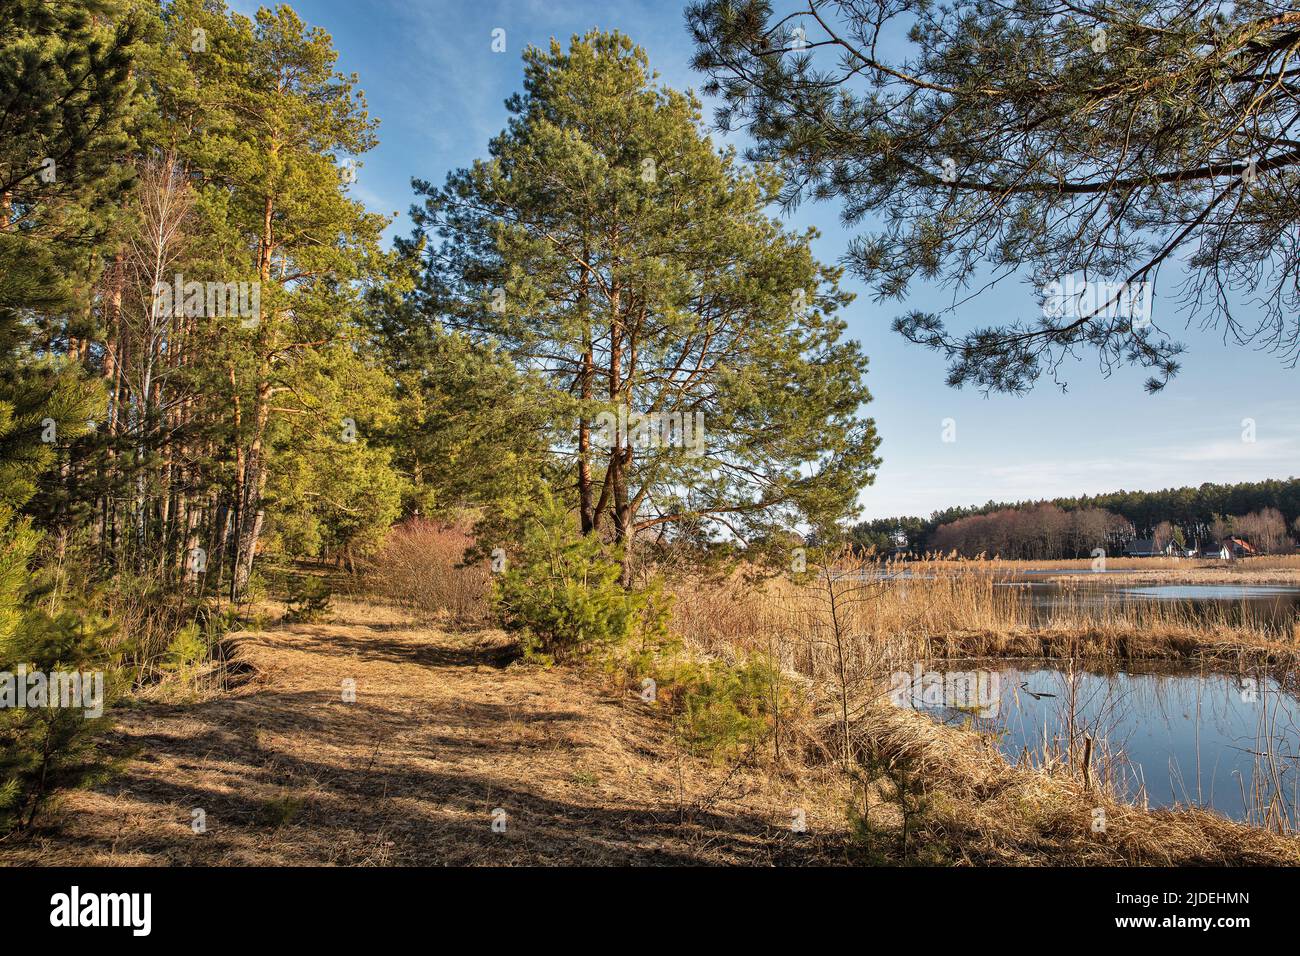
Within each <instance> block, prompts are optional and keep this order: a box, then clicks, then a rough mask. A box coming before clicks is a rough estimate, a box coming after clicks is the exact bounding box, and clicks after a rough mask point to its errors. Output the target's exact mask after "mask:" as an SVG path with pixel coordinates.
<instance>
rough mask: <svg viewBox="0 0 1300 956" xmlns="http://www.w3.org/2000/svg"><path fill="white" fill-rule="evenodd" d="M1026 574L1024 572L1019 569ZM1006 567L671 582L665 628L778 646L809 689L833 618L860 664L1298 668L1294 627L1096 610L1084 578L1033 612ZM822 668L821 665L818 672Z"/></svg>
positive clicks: (894, 567) (906, 567) (709, 646)
mask: <svg viewBox="0 0 1300 956" xmlns="http://www.w3.org/2000/svg"><path fill="white" fill-rule="evenodd" d="M1022 564H1023V563H1022ZM1010 570H1012V563H1010V562H988V563H987V565H977V566H973V567H972V566H970V565H966V564H963V563H957V564H956V565H955V566H954V563H953V562H946V561H918V562H907V563H905V564H880V563H877V562H874V561H869V560H864V559H860V558H853V557H845V558H844V559H842V560H840V561H838V562H836V564H835V565H834V567H832V568H829V569H821V570H820V571H817V572H814V573H813V574H812V575H811V576H809V577H808V578H805V579H803V580H800V581H795V580H792V579H790V578H788V577H778V578H774V579H768V580H765V581H762V582H761V583H755V582H752V581H751V580H750V579H749V578H748V577H747V576H745V575H743V574H740V573H737V574H735V575H733V576H732V577H730V578H727V579H725V580H722V581H720V582H719V581H706V580H703V579H690V578H688V579H682V580H678V581H677V582H676V583H675V584H674V585H673V587H672V591H673V594H674V598H675V600H674V607H673V625H674V628H675V630H676V631H677V633H679V634H681V635H682V636H683V637H684V638H685V639H686V641H687V643H688V645H689V646H691V647H693V649H696V650H699V651H701V652H703V653H706V654H713V655H717V656H724V657H725V656H728V655H729V654H730V653H732V651H733V650H734V649H736V648H740V649H744V650H754V649H764V648H768V647H770V646H773V645H777V646H779V647H780V649H781V654H782V663H783V665H785V666H786V667H788V668H789V669H791V670H794V671H797V672H799V673H802V674H804V675H805V676H808V677H810V678H813V679H818V678H820V677H821V676H822V670H824V666H825V661H824V658H825V657H826V654H827V651H826V648H825V646H824V641H821V640H819V639H818V638H817V636H816V634H815V631H816V622H818V621H821V620H823V619H825V618H826V616H827V615H828V614H830V613H831V612H832V608H831V607H830V604H831V603H832V599H831V598H829V597H828V586H829V588H830V589H831V590H834V592H835V596H834V601H833V603H834V604H835V608H834V609H833V610H834V614H835V615H837V616H838V618H839V623H840V629H841V631H842V637H841V639H842V640H843V641H844V642H846V643H847V644H848V645H849V647H848V652H849V653H850V654H851V655H852V656H853V657H854V658H855V659H858V660H862V661H869V662H881V663H890V662H894V663H898V662H906V661H914V660H919V659H933V658H944V657H1020V658H1079V659H1087V660H1094V661H1106V660H1109V661H1118V660H1142V661H1160V660H1168V661H1182V662H1188V661H1195V662H1214V663H1217V664H1219V665H1222V666H1224V667H1244V666H1260V665H1274V666H1277V665H1283V666H1290V665H1295V664H1297V663H1300V633H1298V632H1297V628H1296V625H1295V624H1294V623H1292V624H1290V625H1287V624H1285V623H1282V622H1270V621H1266V620H1260V619H1257V618H1255V617H1253V616H1252V615H1250V614H1249V613H1248V612H1246V611H1244V610H1243V609H1242V608H1241V607H1240V606H1239V605H1233V604H1225V605H1216V606H1213V607H1209V608H1205V607H1202V608H1193V607H1191V606H1190V605H1188V604H1185V603H1183V602H1176V601H1171V602H1160V601H1110V602H1101V601H1098V600H1097V593H1096V591H1095V590H1093V589H1092V588H1093V582H1092V581H1091V579H1085V580H1083V581H1077V580H1076V581H1070V582H1068V583H1066V584H1064V585H1063V586H1062V588H1063V590H1062V593H1061V594H1059V595H1058V596H1057V599H1056V604H1055V605H1054V606H1052V607H1050V608H1040V609H1035V607H1034V606H1033V602H1032V600H1031V599H1030V596H1029V594H1028V592H1027V591H1026V590H1025V589H1023V588H1019V587H1015V586H1008V582H1007V581H1006V576H1007V572H1009V571H1010ZM819 661H821V663H819Z"/></svg>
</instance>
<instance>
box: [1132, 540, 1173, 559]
mask: <svg viewBox="0 0 1300 956" xmlns="http://www.w3.org/2000/svg"><path fill="white" fill-rule="evenodd" d="M1124 555H1125V557H1129V558H1163V557H1174V558H1181V557H1182V556H1183V550H1182V549H1181V548H1180V547H1178V545H1177V544H1176V543H1174V542H1173V541H1170V542H1169V543H1168V544H1165V545H1161V544H1160V543H1159V542H1157V541H1156V540H1155V539H1154V538H1134V539H1133V540H1132V541H1130V542H1129V543H1128V545H1127V546H1126V547H1125V548H1124Z"/></svg>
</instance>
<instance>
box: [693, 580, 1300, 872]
mask: <svg viewBox="0 0 1300 956" xmlns="http://www.w3.org/2000/svg"><path fill="white" fill-rule="evenodd" d="M874 568H875V566H874V565H871V564H868V563H864V562H861V561H856V560H854V559H851V558H849V559H845V560H843V561H841V562H839V563H838V564H836V565H835V566H834V569H833V570H829V569H821V571H820V572H819V573H814V574H813V575H812V576H811V580H809V581H807V582H805V583H803V584H800V585H796V584H794V583H793V582H791V581H789V580H786V579H778V580H774V581H773V580H769V581H767V582H766V583H764V584H762V585H749V584H746V583H745V578H744V577H742V576H741V575H736V576H733V577H732V578H730V579H728V580H727V581H726V582H725V583H724V584H723V585H722V586H718V585H710V584H708V583H707V582H705V583H703V584H702V582H699V581H697V582H694V586H693V587H692V586H687V585H685V584H679V585H678V586H677V588H676V594H677V598H678V605H677V606H676V607H675V608H674V622H675V624H676V625H677V627H679V628H681V629H688V630H686V631H685V634H686V638H687V645H688V647H690V648H693V649H694V650H695V651H696V652H698V653H702V654H710V655H715V656H721V657H727V656H729V655H730V654H732V653H734V649H735V648H740V649H744V650H754V649H758V650H767V651H769V652H770V653H773V654H774V656H776V657H777V658H778V659H779V660H780V661H781V664H782V667H783V669H784V670H785V671H786V673H787V674H788V675H789V677H790V679H792V680H795V681H798V682H799V683H801V684H802V685H803V686H804V687H806V689H807V694H808V696H809V699H810V701H811V706H810V708H809V709H808V710H809V713H811V714H812V715H814V718H813V719H814V721H815V723H816V725H817V726H816V727H815V728H803V735H804V736H811V737H814V738H816V739H819V740H821V741H823V743H824V747H823V749H822V751H821V753H820V754H815V753H814V754H810V756H813V757H820V759H821V761H822V762H824V763H825V764H828V765H835V764H836V763H842V764H845V765H847V766H849V767H850V768H852V772H853V774H854V775H858V776H860V774H858V773H857V770H856V768H857V766H858V765H860V763H861V758H862V756H863V755H864V754H869V755H871V756H872V757H873V758H874V759H875V760H877V761H883V762H884V763H886V764H889V763H892V762H896V761H898V760H900V759H904V758H906V759H914V760H916V761H917V766H918V768H919V772H920V773H921V775H922V776H923V777H924V784H925V790H926V791H927V797H928V800H929V803H930V805H931V810H930V812H929V813H927V814H926V815H925V817H924V819H923V826H922V831H921V834H920V836H921V849H920V851H919V852H920V857H919V858H920V859H923V860H927V861H930V862H949V863H978V864H993V863H1013V864H1043V863H1049V864H1142V865H1156V864H1160V865H1187V864H1227V863H1232V864H1238V863H1286V864H1293V863H1296V862H1300V843H1298V842H1297V841H1296V840H1295V839H1294V838H1292V837H1284V836H1279V835H1277V834H1273V833H1270V832H1266V831H1265V830H1264V829H1262V828H1259V827H1252V826H1247V825H1245V824H1239V823H1235V822H1233V821H1230V820H1227V819H1226V818H1223V817H1221V816H1218V815H1216V814H1213V813H1210V812H1206V811H1200V810H1187V811H1183V810H1179V811H1176V812H1175V811H1154V812H1152V811H1147V810H1144V809H1141V808H1138V807H1134V806H1130V805H1129V804H1128V803H1126V802H1125V801H1124V800H1123V799H1121V796H1122V795H1119V794H1116V793H1111V792H1107V785H1106V780H1107V777H1106V773H1105V769H1104V762H1103V761H1102V760H1101V759H1098V760H1097V762H1096V763H1094V765H1093V768H1092V770H1093V772H1092V775H1091V777H1090V779H1089V781H1088V785H1087V786H1086V787H1085V785H1084V782H1083V781H1082V780H1081V779H1080V778H1079V776H1078V775H1077V769H1076V768H1077V761H1076V760H1074V759H1060V760H1044V761H1039V762H1038V765H1037V766H1031V765H1030V764H1029V762H1026V763H1023V764H1021V765H1015V766H1013V765H1011V764H1009V763H1008V761H1007V760H1006V759H1005V758H1004V757H1003V756H1002V755H1001V754H1000V753H998V751H997V749H996V747H995V745H994V742H993V740H992V738H990V737H988V736H987V735H983V736H982V735H978V734H975V733H973V732H967V731H964V730H959V729H955V728H952V727H947V726H943V725H941V724H938V723H936V722H935V721H933V720H931V719H930V718H929V717H926V716H923V715H920V714H917V713H915V712H912V711H908V710H900V709H898V708H895V707H893V706H889V705H886V704H884V703H883V699H884V697H885V696H886V691H885V690H884V688H885V687H886V686H887V684H888V674H889V673H890V672H891V671H892V670H895V669H899V668H909V669H910V666H911V665H912V663H914V662H916V661H924V660H929V659H933V658H938V657H963V658H965V657H1026V658H1043V657H1059V658H1073V659H1076V660H1078V659H1083V660H1086V659H1089V658H1092V659H1093V660H1094V661H1096V662H1105V661H1114V660H1116V659H1124V660H1128V661H1133V660H1138V659H1149V660H1159V661H1168V660H1170V659H1171V658H1180V659H1186V660H1198V661H1202V662H1210V663H1211V664H1215V665H1220V666H1224V667H1233V668H1235V667H1238V666H1243V665H1246V664H1258V663H1260V662H1262V661H1272V662H1275V663H1276V662H1280V661H1285V662H1288V663H1292V664H1293V663H1294V662H1295V661H1296V660H1297V649H1296V646H1295V645H1294V644H1292V643H1289V642H1286V641H1284V640H1281V639H1280V638H1281V637H1282V635H1278V634H1273V633H1270V632H1268V631H1266V630H1260V629H1258V628H1252V627H1245V628H1243V627H1234V626H1229V625H1228V623H1227V622H1224V626H1223V627H1222V628H1212V629H1208V630H1207V628H1206V627H1205V625H1204V624H1203V623H1200V622H1197V621H1195V620H1192V619H1191V618H1189V617H1182V616H1178V615H1176V614H1166V615H1165V616H1163V617H1160V616H1155V617H1151V616H1148V617H1146V618H1138V617H1136V616H1134V615H1132V614H1131V613H1122V612H1117V613H1106V612H1102V613H1100V614H1097V613H1096V609H1095V608H1092V607H1087V608H1085V606H1084V605H1083V604H1079V605H1077V606H1072V605H1070V604H1069V603H1067V604H1066V606H1065V607H1064V608H1063V609H1062V611H1061V612H1060V613H1058V614H1057V615H1056V616H1055V617H1054V618H1053V619H1052V620H1051V621H1050V622H1049V623H1048V625H1047V626H1045V627H1031V626H1030V625H1029V619H1028V607H1027V605H1026V604H1025V602H1024V598H1023V595H1021V594H1020V592H1019V591H1017V590H1016V589H1014V588H1003V587H998V586H996V583H995V581H994V579H993V577H992V576H990V575H986V574H953V573H949V574H942V573H940V574H934V575H921V576H918V577H915V578H908V579H901V578H895V579H887V580H881V579H879V577H877V576H875V575H873V574H865V575H864V573H863V572H870V571H873V570H874ZM1085 610H1086V611H1087V612H1088V613H1089V614H1092V615H1093V616H1092V617H1091V618H1090V619H1088V620H1087V621H1085V620H1083V619H1082V615H1083V612H1084V611H1085ZM1158 614H1159V612H1157V615H1158ZM701 623H702V625H703V626H700V625H701ZM1098 747H1099V750H1098V753H1097V756H1098V758H1102V757H1104V748H1105V742H1104V741H1100V742H1098ZM846 753H847V754H851V755H852V758H851V759H849V760H848V761H847V763H845V760H844V757H843V755H844V754H846ZM867 792H869V793H871V794H873V799H872V802H874V803H875V804H876V806H875V807H874V809H873V810H872V811H871V814H872V816H874V817H875V819H876V820H877V821H879V820H880V819H882V818H883V819H885V820H886V821H887V823H889V824H890V825H892V826H894V827H897V826H898V824H899V822H900V820H899V818H898V813H897V806H896V804H890V803H885V804H882V803H881V794H882V793H883V792H885V791H884V790H882V788H881V785H880V784H879V783H878V782H877V783H876V784H873V785H872V786H871V787H870V788H869V790H868V791H867ZM1098 807H1100V808H1102V809H1103V810H1104V812H1105V820H1106V827H1105V830H1104V831H1102V832H1094V831H1093V829H1092V827H1093V820H1094V817H1093V811H1094V809H1096V808H1098ZM898 853H899V851H898V850H897V849H896V848H894V847H893V846H892V845H887V846H885V847H884V860H885V861H896V860H897V859H898ZM873 859H880V857H879V856H876V857H873Z"/></svg>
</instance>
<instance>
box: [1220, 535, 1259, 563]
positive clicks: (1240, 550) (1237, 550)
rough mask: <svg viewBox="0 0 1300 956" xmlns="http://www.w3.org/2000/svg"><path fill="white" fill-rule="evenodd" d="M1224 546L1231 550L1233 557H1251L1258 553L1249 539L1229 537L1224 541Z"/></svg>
mask: <svg viewBox="0 0 1300 956" xmlns="http://www.w3.org/2000/svg"><path fill="white" fill-rule="evenodd" d="M1223 544H1224V547H1225V548H1227V549H1228V550H1230V551H1231V552H1232V557H1234V558H1253V557H1254V556H1255V555H1257V554H1259V552H1258V551H1256V550H1255V548H1254V547H1253V546H1252V545H1251V543H1250V542H1249V541H1246V540H1243V539H1242V538H1236V537H1233V538H1229V539H1228V540H1227V541H1225V542H1224V543H1223Z"/></svg>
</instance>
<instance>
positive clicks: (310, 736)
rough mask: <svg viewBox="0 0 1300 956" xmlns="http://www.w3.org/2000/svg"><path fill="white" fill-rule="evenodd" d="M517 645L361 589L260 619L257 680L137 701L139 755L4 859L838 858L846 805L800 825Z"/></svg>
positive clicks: (742, 782)
mask: <svg viewBox="0 0 1300 956" xmlns="http://www.w3.org/2000/svg"><path fill="white" fill-rule="evenodd" d="M505 651H506V645H505V642H504V638H503V637H502V635H500V634H499V633H495V632H491V631H484V632H473V633H466V634H448V633H443V632H441V631H438V630H434V629H430V628H427V627H422V626H418V625H416V624H414V623H412V622H411V621H410V620H409V619H408V618H406V617H405V616H404V615H403V614H401V613H399V612H396V611H394V610H392V609H388V608H382V607H372V606H368V605H363V604H347V603H345V604H342V605H340V607H339V609H338V610H336V611H335V612H334V614H333V616H332V618H331V620H330V621H329V623H324V624H298V625H290V626H285V627H277V628H273V629H271V630H269V631H266V632H260V633H257V634H252V635H245V636H243V637H242V638H241V640H240V643H239V653H240V656H241V657H242V658H243V659H244V660H246V661H247V662H248V663H249V664H251V665H252V667H253V668H254V669H255V672H256V677H255V678H254V679H252V680H251V681H249V682H248V683H246V684H245V685H243V686H241V687H240V688H238V689H237V690H235V691H233V692H232V693H230V694H228V695H224V696H222V697H220V698H218V699H215V700H210V701H206V702H203V703H197V704H185V705H160V704H142V705H138V706H136V707H134V708H132V709H130V710H126V711H125V712H123V714H122V716H121V719H120V720H119V736H120V741H119V742H120V744H121V745H122V746H124V747H127V748H138V750H139V756H138V757H137V758H136V759H135V760H133V761H132V762H131V763H130V764H128V766H127V769H126V771H125V772H124V773H123V774H122V775H121V776H119V777H118V778H116V779H115V780H114V781H113V782H112V783H111V784H109V785H107V786H106V787H104V788H102V789H101V790H99V791H96V792H86V793H76V794H73V795H71V796H69V797H68V798H67V799H66V800H65V802H64V804H63V808H62V811H61V813H60V815H59V817H58V819H59V821H60V823H61V826H60V828H59V829H57V830H55V829H49V830H45V831H42V832H38V833H35V834H33V835H31V836H29V837H26V838H24V839H22V840H21V841H18V842H17V843H14V842H12V841H11V842H9V843H8V844H0V862H4V863H10V864H14V863H19V864H21V863H40V864H65V865H66V864H81V863H96V864H119V865H132V864H167V863H174V864H201V865H223V864H224V865H229V864H233V865H252V864H267V865H284V864H289V865H315V864H343V865H355V864H378V865H394V864H396V865H400V864H461V863H491V864H529V863H534V864H536V863H577V864H582V863H606V864H610V863H612V864H627V863H640V864H673V863H686V864H689V863H745V864H750V865H765V864H771V863H778V864H791V863H800V862H813V861H817V860H822V861H827V860H828V857H827V854H831V853H833V851H831V850H830V847H831V846H833V845H835V844H836V843H837V842H838V839H837V838H838V837H840V836H842V833H841V832H840V831H842V827H843V820H842V818H841V817H840V816H839V815H838V813H837V812H835V811H834V810H833V809H832V810H822V811H818V809H817V808H816V807H814V806H807V807H806V808H805V809H806V812H807V816H808V825H809V828H810V830H811V831H812V832H811V833H810V834H805V835H796V834H793V833H791V832H790V828H789V819H790V810H791V808H792V807H794V806H801V805H803V804H805V803H807V802H808V801H809V800H810V795H809V794H807V793H802V794H801V793H800V792H798V791H797V790H793V789H786V788H785V785H783V784H782V783H780V782H773V781H771V780H767V779H761V778H751V777H747V776H732V777H728V776H727V772H726V768H721V767H714V766H712V765H709V764H706V763H703V762H701V761H698V760H694V759H692V758H688V757H684V756H683V755H681V753H680V752H679V748H678V747H677V745H676V744H675V742H674V737H673V735H672V733H671V732H670V730H669V728H668V727H667V725H666V723H665V722H664V721H663V720H662V719H659V718H657V717H656V716H654V715H653V714H651V713H650V712H649V711H648V709H647V708H646V707H645V705H643V704H641V703H640V702H639V701H638V700H637V698H636V696H635V695H633V694H627V695H625V696H624V695H619V694H616V693H614V692H612V691H603V690H601V689H600V688H599V687H597V686H595V685H594V684H593V683H592V682H591V681H590V680H586V679H581V678H580V677H579V676H578V675H577V674H575V673H574V672H573V671H571V670H567V669H563V668H556V669H553V670H549V671H547V670H543V669H541V668H538V667H522V666H513V667H506V666H503V664H504V660H505V658H506V656H507V654H506V653H505ZM345 680H352V681H355V686H356V701H355V703H348V702H345V701H344V700H343V696H344V694H343V682H344V681H345ZM822 805H823V807H833V806H834V801H833V800H823V801H822ZM496 808H501V809H503V810H504V811H505V813H506V825H505V832H504V833H498V832H494V831H493V827H492V820H493V811H494V810H495V809H496ZM194 810H202V812H203V814H204V816H205V821H206V832H204V833H195V832H194V831H193V828H192V826H191V820H192V819H193V811H194Z"/></svg>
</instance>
